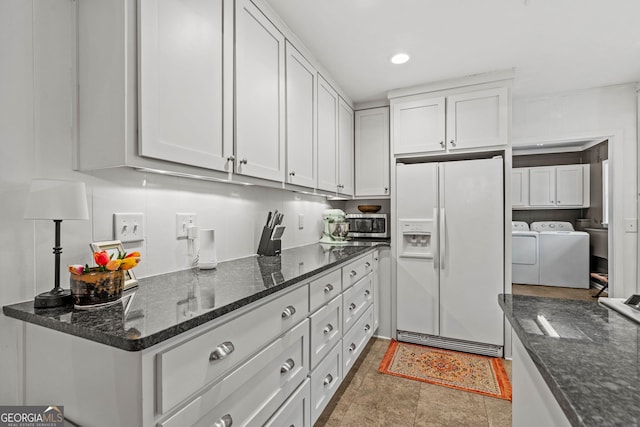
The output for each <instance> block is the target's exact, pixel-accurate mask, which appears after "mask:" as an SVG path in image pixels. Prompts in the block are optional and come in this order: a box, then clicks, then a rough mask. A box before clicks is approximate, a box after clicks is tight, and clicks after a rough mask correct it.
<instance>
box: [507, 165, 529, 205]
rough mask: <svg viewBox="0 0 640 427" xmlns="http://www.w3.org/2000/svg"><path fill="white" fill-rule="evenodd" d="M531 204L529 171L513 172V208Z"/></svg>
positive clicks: (526, 169) (524, 169)
mask: <svg viewBox="0 0 640 427" xmlns="http://www.w3.org/2000/svg"><path fill="white" fill-rule="evenodd" d="M528 204H529V169H528V168H516V169H512V170H511V206H513V207H523V206H527V205H528Z"/></svg>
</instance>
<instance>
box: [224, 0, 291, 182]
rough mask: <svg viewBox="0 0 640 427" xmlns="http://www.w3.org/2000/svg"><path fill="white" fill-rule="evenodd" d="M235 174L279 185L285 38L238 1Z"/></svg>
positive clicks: (282, 152) (253, 9)
mask: <svg viewBox="0 0 640 427" xmlns="http://www.w3.org/2000/svg"><path fill="white" fill-rule="evenodd" d="M235 31H236V44H235V61H236V62H235V65H236V70H235V85H236V86H235V96H236V97H235V102H236V108H235V113H236V117H235V153H236V155H235V157H236V158H235V161H236V172H237V173H240V174H243V175H249V176H253V177H257V178H264V179H270V180H274V181H283V180H284V175H285V143H284V133H285V132H284V129H285V102H284V100H285V83H284V82H285V80H284V79H285V73H284V70H285V39H284V36H283V35H282V34H281V33H280V31H278V29H277V28H276V27H275V26H274V25H273V24H272V23H271V22H270V21H269V20H268V19H267V18H266V17H265V16H264V15H263V14H262V12H260V10H259V9H258V8H257V7H256V6H254V4H253V3H251V2H250V1H249V0H238V1H237V2H236V25H235Z"/></svg>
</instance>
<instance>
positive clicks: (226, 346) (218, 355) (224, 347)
mask: <svg viewBox="0 0 640 427" xmlns="http://www.w3.org/2000/svg"><path fill="white" fill-rule="evenodd" d="M235 349H236V348H235V347H234V346H233V343H231V341H225V342H223V343H222V344H220V345H219V346H217V347H216V349H215V350H213V351H212V352H211V354H210V355H209V361H215V360H221V359H224V358H225V357H227V356H228V355H230V354H231V353H233V350H235ZM223 418H224V417H223ZM229 425H231V424H229Z"/></svg>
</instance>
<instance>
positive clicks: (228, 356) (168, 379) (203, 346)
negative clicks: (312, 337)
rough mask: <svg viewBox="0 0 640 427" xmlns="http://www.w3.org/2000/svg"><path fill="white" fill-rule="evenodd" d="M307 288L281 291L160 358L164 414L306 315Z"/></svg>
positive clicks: (160, 401)
mask: <svg viewBox="0 0 640 427" xmlns="http://www.w3.org/2000/svg"><path fill="white" fill-rule="evenodd" d="M308 292H309V290H308V287H307V286H303V287H301V288H298V289H296V290H294V291H292V292H289V293H287V294H285V295H282V296H281V297H279V298H276V299H274V300H272V301H270V302H268V303H266V304H264V305H262V306H260V307H258V308H256V309H255V310H252V311H249V312H246V313H244V314H243V315H241V316H238V317H236V318H235V319H232V320H230V321H228V322H227V323H224V324H222V325H220V326H218V327H216V328H214V329H212V330H210V331H209V332H205V333H204V334H202V335H199V336H197V337H195V338H193V339H191V340H189V341H187V342H184V343H182V344H179V345H177V346H175V347H173V348H170V349H168V350H167V351H164V352H162V353H160V354H158V355H157V356H156V370H157V372H156V378H157V389H156V393H157V395H156V397H157V399H156V404H157V409H158V412H159V413H164V412H166V411H168V410H170V409H171V408H173V407H174V406H175V405H176V404H178V403H180V402H182V401H183V400H184V399H186V398H188V397H189V396H191V395H193V394H194V393H195V392H197V391H198V390H200V389H201V388H202V387H204V386H206V385H207V384H210V383H212V382H213V381H215V380H216V379H219V378H221V377H222V376H223V375H225V374H227V373H228V372H230V371H231V369H233V368H234V367H236V366H238V365H239V364H240V363H242V362H243V361H245V360H246V359H247V358H249V357H250V356H251V355H253V354H255V353H256V352H257V351H258V350H259V349H260V348H262V347H264V346H265V345H266V344H267V343H269V342H270V341H272V340H273V339H274V338H276V337H278V336H279V335H281V334H282V333H284V332H285V331H287V330H288V329H290V328H291V327H293V326H294V325H296V324H298V323H300V322H301V321H302V320H304V319H305V317H306V316H307V314H308V312H309V293H308Z"/></svg>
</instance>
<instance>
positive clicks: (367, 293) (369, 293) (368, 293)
mask: <svg viewBox="0 0 640 427" xmlns="http://www.w3.org/2000/svg"><path fill="white" fill-rule="evenodd" d="M369 295H371V291H370V290H369V289H367V290H366V291H364V296H365V297H368V296H369Z"/></svg>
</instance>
